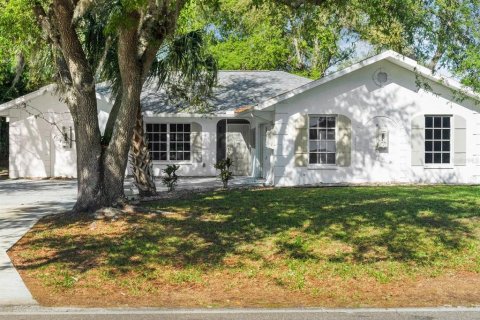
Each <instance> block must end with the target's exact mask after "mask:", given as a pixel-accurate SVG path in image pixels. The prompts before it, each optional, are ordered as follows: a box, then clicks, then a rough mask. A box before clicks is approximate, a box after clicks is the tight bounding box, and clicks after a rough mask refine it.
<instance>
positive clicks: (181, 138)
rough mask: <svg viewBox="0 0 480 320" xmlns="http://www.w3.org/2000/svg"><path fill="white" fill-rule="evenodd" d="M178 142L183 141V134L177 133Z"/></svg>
mask: <svg viewBox="0 0 480 320" xmlns="http://www.w3.org/2000/svg"><path fill="white" fill-rule="evenodd" d="M177 141H183V134H182V133H177Z"/></svg>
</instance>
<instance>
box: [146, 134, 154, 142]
mask: <svg viewBox="0 0 480 320" xmlns="http://www.w3.org/2000/svg"><path fill="white" fill-rule="evenodd" d="M147 140H148V141H153V134H151V133H149V134H147Z"/></svg>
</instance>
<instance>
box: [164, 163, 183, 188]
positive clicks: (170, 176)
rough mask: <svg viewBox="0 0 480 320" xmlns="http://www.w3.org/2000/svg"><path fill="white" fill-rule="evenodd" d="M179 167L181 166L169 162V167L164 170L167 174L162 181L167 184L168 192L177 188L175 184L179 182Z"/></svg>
mask: <svg viewBox="0 0 480 320" xmlns="http://www.w3.org/2000/svg"><path fill="white" fill-rule="evenodd" d="M179 168H180V166H177V165H175V164H169V165H167V168H165V169H163V170H162V171H163V172H164V173H165V174H166V176H164V177H163V178H162V183H163V184H164V185H166V186H167V188H168V192H171V191H173V190H175V186H176V185H177V182H178V176H177V173H176V172H177V170H178V169H179Z"/></svg>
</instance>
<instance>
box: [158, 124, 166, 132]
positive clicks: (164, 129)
mask: <svg viewBox="0 0 480 320" xmlns="http://www.w3.org/2000/svg"><path fill="white" fill-rule="evenodd" d="M160 131H161V132H167V124H166V123H164V124H162V125H161V126H160Z"/></svg>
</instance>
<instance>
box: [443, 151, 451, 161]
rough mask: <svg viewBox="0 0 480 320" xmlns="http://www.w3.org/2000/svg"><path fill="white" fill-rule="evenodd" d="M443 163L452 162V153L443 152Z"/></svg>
mask: <svg viewBox="0 0 480 320" xmlns="http://www.w3.org/2000/svg"><path fill="white" fill-rule="evenodd" d="M442 163H450V153H442Z"/></svg>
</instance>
